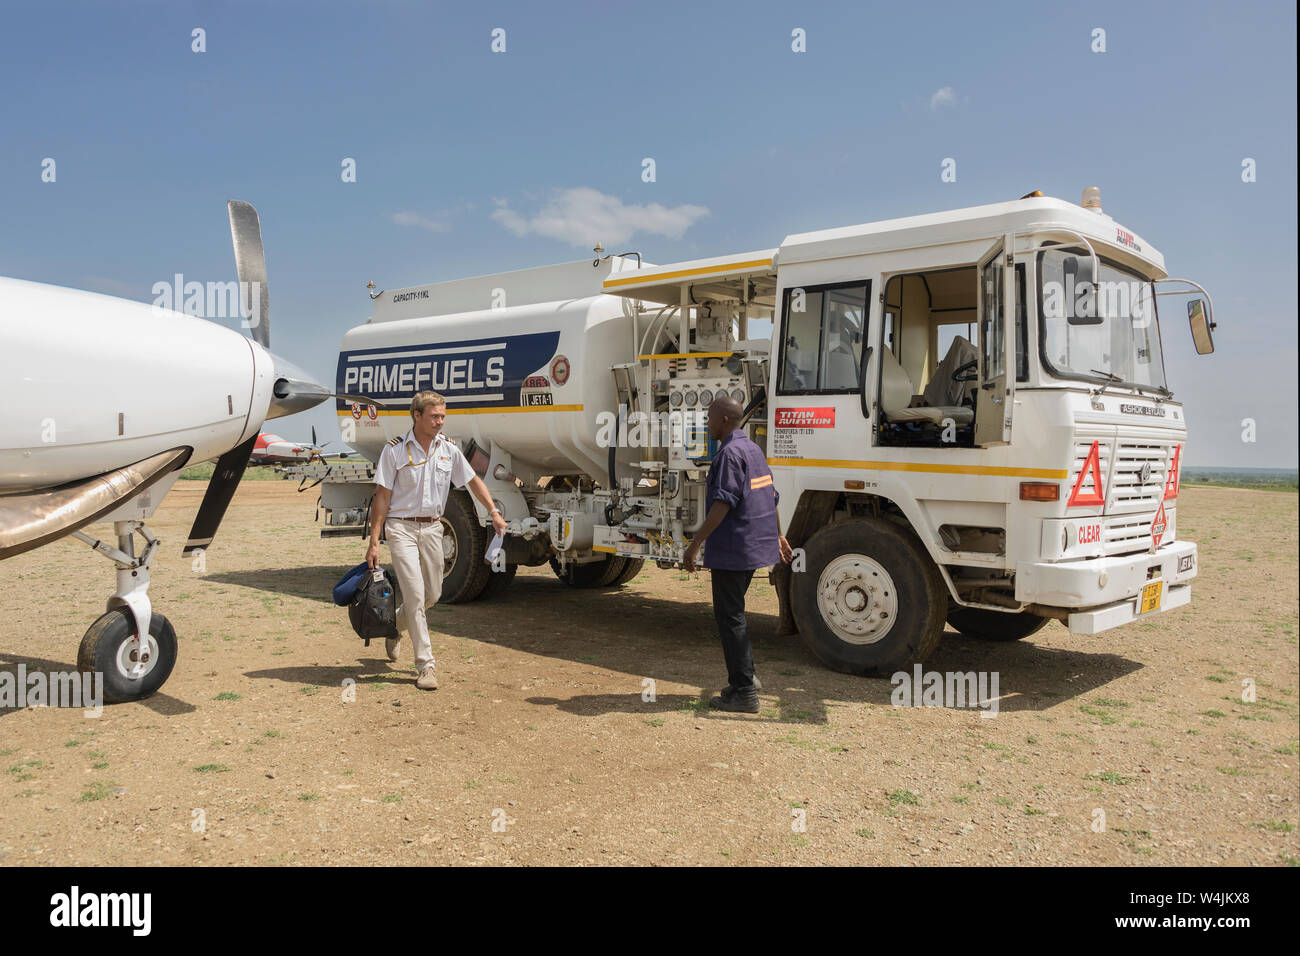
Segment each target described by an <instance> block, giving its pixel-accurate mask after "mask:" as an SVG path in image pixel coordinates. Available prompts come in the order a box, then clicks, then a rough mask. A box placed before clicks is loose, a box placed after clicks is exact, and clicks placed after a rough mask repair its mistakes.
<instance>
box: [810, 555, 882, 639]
mask: <svg viewBox="0 0 1300 956" xmlns="http://www.w3.org/2000/svg"><path fill="white" fill-rule="evenodd" d="M817 611H818V612H819V613H820V614H821V617H822V620H823V621H825V622H826V626H827V627H829V628H830V629H831V631H832V632H833V633H834V634H835V636H836V637H838V638H839V639H840V640H842V641H844V642H845V643H847V644H875V643H876V642H877V641H880V640H883V639H884V637H885V635H887V634H888V633H889V631H890V629H891V628H893V626H894V621H896V620H897V619H898V592H897V590H896V589H895V588H894V580H893V578H891V577H890V576H889V572H888V571H886V570H885V569H884V568H883V567H882V566H881V565H880V564H879V563H878V562H876V561H874V560H872V559H871V558H869V557H867V556H866V555H865V554H842V555H840V556H839V557H838V558H835V559H834V560H833V561H831V562H830V564H828V565H826V568H825V570H823V571H822V573H821V577H819V578H818V579H817Z"/></svg>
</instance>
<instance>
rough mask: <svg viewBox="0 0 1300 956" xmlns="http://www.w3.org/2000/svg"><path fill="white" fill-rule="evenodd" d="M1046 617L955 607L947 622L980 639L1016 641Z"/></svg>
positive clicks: (1026, 635) (965, 633)
mask: <svg viewBox="0 0 1300 956" xmlns="http://www.w3.org/2000/svg"><path fill="white" fill-rule="evenodd" d="M1047 620H1048V619H1047V618H1045V617H1041V616H1039V615H1037V614H1030V613H1028V612H1026V611H1021V612H1020V613H1018V614H1016V613H1003V612H1002V611H990V610H988V609H987V608H982V607H960V606H959V607H955V608H953V609H952V610H951V611H949V612H948V623H949V624H951V625H952V626H953V627H954V628H956V629H957V630H958V631H960V632H961V633H962V634H964V635H965V636H966V637H975V638H979V639H980V640H982V641H1018V640H1020V639H1021V638H1024V637H1028V636H1029V635H1030V634H1033V633H1035V632H1036V631H1038V630H1039V629H1040V628H1042V626H1043V625H1044V624H1046V623H1047Z"/></svg>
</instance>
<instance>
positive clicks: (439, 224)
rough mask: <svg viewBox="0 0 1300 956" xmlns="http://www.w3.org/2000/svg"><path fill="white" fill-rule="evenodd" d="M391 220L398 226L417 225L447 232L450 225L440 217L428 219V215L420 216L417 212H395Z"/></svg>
mask: <svg viewBox="0 0 1300 956" xmlns="http://www.w3.org/2000/svg"><path fill="white" fill-rule="evenodd" d="M393 222H395V223H397V224H398V225H399V226H418V227H419V228H421V229H428V230H429V231H430V232H447V231H448V230H449V229H451V226H450V225H448V224H447V223H446V222H443V221H442V220H441V219H430V218H429V217H428V216H421V215H420V214H419V213H418V212H405V211H403V212H395V213H393Z"/></svg>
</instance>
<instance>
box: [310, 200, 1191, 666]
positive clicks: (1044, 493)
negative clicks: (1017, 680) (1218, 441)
mask: <svg viewBox="0 0 1300 956" xmlns="http://www.w3.org/2000/svg"><path fill="white" fill-rule="evenodd" d="M634 256H635V258H633V257H634ZM1171 284H1172V285H1173V286H1174V287H1172V288H1171V287H1170V286H1171ZM1189 289H1191V290H1194V291H1195V292H1199V293H1200V296H1201V297H1197V298H1189V295H1190V293H1189ZM1176 295H1177V296H1182V297H1183V298H1184V299H1185V300H1187V301H1186V302H1185V305H1186V308H1187V314H1188V318H1189V322H1190V324H1191V328H1192V335H1193V339H1194V342H1195V345H1196V349H1197V351H1198V352H1202V353H1203V352H1208V351H1212V349H1213V344H1212V341H1211V330H1212V329H1213V327H1214V323H1213V320H1212V306H1211V303H1210V299H1209V296H1208V294H1205V293H1204V290H1203V289H1201V288H1200V286H1198V285H1196V284H1195V283H1191V282H1189V281H1187V280H1176V279H1169V278H1168V276H1167V273H1166V272H1165V268H1164V259H1163V257H1162V256H1161V255H1160V253H1158V252H1157V251H1156V250H1155V249H1154V248H1152V247H1151V246H1150V244H1148V243H1147V242H1146V241H1145V240H1143V239H1140V238H1139V237H1138V236H1136V235H1135V234H1134V233H1132V232H1129V231H1127V230H1125V229H1124V228H1122V227H1120V226H1118V225H1117V224H1116V223H1115V221H1114V220H1112V219H1111V218H1110V217H1109V216H1106V215H1105V214H1103V213H1102V212H1101V209H1100V202H1099V196H1097V195H1095V191H1093V190H1089V191H1088V192H1087V193H1085V202H1084V205H1083V206H1082V207H1080V206H1076V205H1074V204H1072V203H1067V202H1064V201H1061V200H1056V199H1047V198H1040V197H1037V196H1031V197H1026V198H1024V199H1021V200H1018V201H1015V202H1008V203H1000V204H996V205H990V206H981V207H975V208H970V209H959V210H953V211H949V212H944V213H938V214H933V215H925V216H917V217H911V218H906V219H897V220H890V221H886V222H879V223H871V224H866V225H861V226H852V227H847V228H843V229H832V230H825V231H821V232H814V233H806V234H802V235H795V236H790V237H788V238H787V239H786V240H785V241H784V242H783V243H782V244H781V246H780V247H779V248H776V249H768V250H763V251H760V252H751V253H744V254H740V255H733V256H723V257H718V258H714V259H703V260H696V261H691V262H684V263H676V264H673V265H667V266H653V265H649V264H647V263H643V262H641V261H640V256H639V255H638V254H635V253H633V254H626V255H623V256H605V257H602V256H600V250H599V247H597V258H596V259H595V261H591V260H586V261H581V262H574V263H565V264H562V265H556V266H549V267H544V268H539V269H528V270H522V271H518V272H507V273H501V274H497V275H491V276H484V277H481V278H475V279H463V280H457V281H453V282H442V283H436V284H433V285H427V286H419V287H415V288H409V289H401V290H397V291H388V292H382V293H379V294H377V295H372V298H373V300H374V301H373V309H374V311H373V315H372V317H371V318H370V319H368V320H367V322H366V323H365V324H364V325H361V326H358V327H357V328H354V329H352V330H351V331H349V332H348V333H347V335H346V336H345V337H344V340H343V345H342V348H341V351H340V354H339V360H338V372H337V382H336V386H337V391H338V392H340V393H346V394H351V395H366V396H370V397H372V398H373V403H372V404H370V405H368V406H363V405H360V404H352V405H349V404H347V403H345V402H339V404H338V411H339V418H340V430H341V432H342V437H343V440H344V441H345V442H347V443H348V444H350V445H352V446H353V447H354V448H356V449H357V450H358V451H359V452H360V453H361V454H363V455H364V456H365V457H367V458H369V459H370V460H371V461H372V462H373V461H376V460H377V459H378V456H379V453H380V450H381V449H382V448H383V445H384V443H385V442H386V441H388V440H389V439H390V438H393V437H396V436H398V435H401V434H404V433H405V432H406V431H407V429H408V428H409V427H410V418H409V411H408V409H409V403H410V399H411V396H412V395H413V394H414V393H415V392H417V391H420V390H422V389H433V390H435V391H438V392H440V393H442V394H443V395H445V396H446V398H447V412H448V417H447V423H446V426H445V429H444V430H445V432H446V434H448V435H449V436H450V437H452V438H454V439H455V440H456V441H457V442H458V443H459V444H460V446H461V448H462V450H464V451H465V452H466V454H467V456H468V457H469V460H470V462H471V464H472V465H473V466H474V468H475V470H476V471H477V472H478V474H479V475H480V476H481V477H482V478H483V480H484V481H485V482H486V483H487V485H488V487H489V489H490V490H491V492H492V495H493V497H494V499H495V500H496V502H497V505H498V507H499V508H500V509H501V512H502V514H503V515H504V516H505V518H506V520H507V522H508V524H509V535H508V537H507V539H506V547H505V549H504V552H503V557H499V558H498V563H497V566H496V567H495V568H494V567H492V566H489V565H488V564H487V563H486V562H485V561H484V560H483V554H484V549H485V546H486V541H487V534H486V530H485V529H486V526H487V525H488V524H489V522H488V520H487V515H486V514H485V513H483V510H482V508H481V506H480V505H478V503H477V502H474V501H473V500H472V499H471V498H470V496H469V495H468V494H467V493H465V492H463V491H455V492H453V493H452V496H451V499H450V500H449V502H448V507H447V511H446V514H445V515H444V518H443V521H444V523H445V525H446V533H445V535H444V543H445V547H446V549H447V565H446V566H447V571H446V579H445V582H444V588H443V600H444V601H448V602H461V601H469V600H474V599H476V598H480V597H483V596H485V595H491V594H494V593H497V592H498V591H500V590H501V589H502V588H504V587H505V586H506V585H508V583H509V581H510V579H511V578H512V577H513V574H514V571H515V569H516V568H517V566H518V565H520V564H523V565H530V566H533V565H541V564H546V563H549V564H550V565H551V567H552V568H553V569H554V571H555V573H556V575H557V576H558V577H559V578H560V580H562V581H564V582H565V583H566V584H569V585H571V586H575V587H593V588H601V587H613V586H617V585H620V584H623V583H625V582H626V581H628V580H630V579H631V578H632V577H634V576H635V575H636V574H637V573H638V572H639V571H640V570H641V568H642V566H643V564H644V562H645V561H646V560H653V561H656V562H658V563H659V565H660V566H661V567H672V566H676V565H678V564H679V563H680V561H681V559H682V555H683V553H684V551H685V549H686V547H687V545H688V544H689V543H690V540H691V535H692V534H693V532H694V531H695V530H696V529H698V528H699V526H700V525H701V524H702V523H703V520H704V515H705V511H706V509H705V499H704V487H705V477H706V475H707V469H708V467H709V461H710V458H711V455H712V453H713V450H714V449H713V447H712V444H711V443H710V441H709V440H708V432H707V427H706V420H705V410H706V409H707V408H708V405H709V403H710V402H711V401H712V399H713V398H714V396H715V395H717V394H720V393H721V392H726V393H727V394H729V395H731V396H733V397H735V398H736V399H737V400H738V401H740V403H741V404H742V406H744V408H745V410H746V416H747V417H746V419H745V423H744V427H745V428H746V430H747V432H748V434H749V435H750V436H751V437H752V438H753V439H754V440H755V441H756V442H758V443H759V444H760V446H762V447H764V449H765V450H766V454H767V456H768V462H769V464H770V466H771V469H772V473H773V476H774V483H775V485H776V488H777V490H778V491H779V492H780V495H781V509H780V512H781V514H780V518H781V525H782V531H783V533H784V534H785V535H786V537H787V538H789V540H790V542H791V544H792V546H794V548H795V549H796V557H795V561H794V563H793V564H792V565H790V566H784V565H783V566H779V567H777V568H775V569H774V570H773V573H772V575H771V577H770V580H771V581H772V583H773V584H774V586H775V587H776V589H777V595H778V598H779V604H780V608H781V618H782V624H783V625H784V627H785V629H786V630H797V631H798V632H799V634H800V635H801V637H802V638H803V640H804V641H805V643H806V644H807V645H808V646H809V648H810V649H811V650H812V651H813V652H814V653H815V654H816V655H817V656H818V657H819V658H820V659H821V660H823V661H824V662H825V663H827V664H828V665H829V666H832V667H835V668H837V669H840V670H846V671H851V672H855V673H889V672H891V671H893V670H896V669H898V668H900V667H904V666H908V665H910V664H912V663H915V662H918V661H921V660H923V659H924V658H925V657H926V656H927V655H928V654H929V653H930V651H931V650H932V649H933V648H934V646H935V645H936V644H937V642H938V640H939V637H940V635H941V633H942V632H943V628H944V623H945V620H946V621H947V622H949V623H951V624H952V625H953V626H954V627H955V628H957V630H959V631H961V632H963V633H965V634H968V635H972V636H978V637H982V638H987V639H992V640H1014V639H1017V638H1021V637H1025V636H1027V635H1028V634H1031V633H1033V632H1034V631H1036V630H1037V629H1038V628H1039V627H1041V626H1042V625H1043V624H1044V623H1046V621H1047V620H1049V619H1052V618H1055V619H1058V620H1061V621H1062V622H1063V623H1065V624H1066V625H1067V626H1068V627H1069V629H1070V630H1071V631H1072V632H1076V633H1083V634H1093V633H1097V632H1100V631H1103V630H1106V629H1108V628H1111V627H1115V626H1117V625H1121V624H1124V623H1127V622H1129V621H1132V620H1134V619H1136V618H1139V617H1147V616H1150V615H1153V614H1157V613H1160V612H1163V611H1166V610H1170V609H1172V608H1176V607H1179V606H1181V605H1183V604H1186V603H1187V602H1188V601H1189V600H1190V594H1191V588H1190V583H1189V582H1190V580H1191V579H1192V578H1193V577H1194V576H1195V574H1196V546H1195V544H1193V543H1192V542H1189V541H1182V540H1180V539H1178V537H1177V535H1176V511H1177V495H1178V469H1179V464H1180V462H1181V461H1182V460H1183V445H1184V443H1185V440H1186V436H1187V429H1186V422H1185V421H1184V420H1183V417H1182V406H1181V405H1180V404H1179V403H1178V402H1176V401H1174V400H1173V395H1172V392H1171V391H1170V390H1169V388H1168V386H1167V384H1166V382H1165V379H1164V361H1163V355H1162V352H1161V339H1160V332H1159V314H1158V309H1157V308H1156V304H1157V301H1158V300H1159V299H1160V298H1161V297H1164V296H1176ZM1166 301H1167V300H1166ZM1168 309H1169V306H1168V305H1167V306H1166V310H1168ZM755 320H758V321H763V320H766V321H763V325H764V326H765V327H766V325H767V323H768V322H770V323H771V329H772V331H771V332H770V333H766V334H764V335H762V336H757V337H753V338H751V337H750V335H749V326H750V323H751V322H753V321H755ZM372 492H373V486H372V485H370V484H369V483H368V482H365V481H356V480H332V479H331V477H329V476H326V478H325V480H324V482H323V486H322V498H321V502H322V505H323V506H324V508H325V514H326V518H325V521H326V526H325V530H323V531H322V534H325V535H337V534H358V535H365V534H368V527H367V523H366V515H367V513H368V506H369V500H370V495H371V494H372ZM706 547H707V545H706Z"/></svg>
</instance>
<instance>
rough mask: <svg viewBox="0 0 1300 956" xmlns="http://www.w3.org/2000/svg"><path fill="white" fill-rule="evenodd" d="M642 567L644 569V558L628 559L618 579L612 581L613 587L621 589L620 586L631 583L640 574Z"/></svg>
mask: <svg viewBox="0 0 1300 956" xmlns="http://www.w3.org/2000/svg"><path fill="white" fill-rule="evenodd" d="M643 567H645V558H628V559H627V564H625V565H624V566H623V570H622V571H620V572H619V573H618V577H616V578H615V579H614V586H615V587H621V586H622V585H624V584H627V582H628V581H631V580H632V579H633V578H634V577H636V576H637V575H638V574H640V573H641V569H642V568H643Z"/></svg>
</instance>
